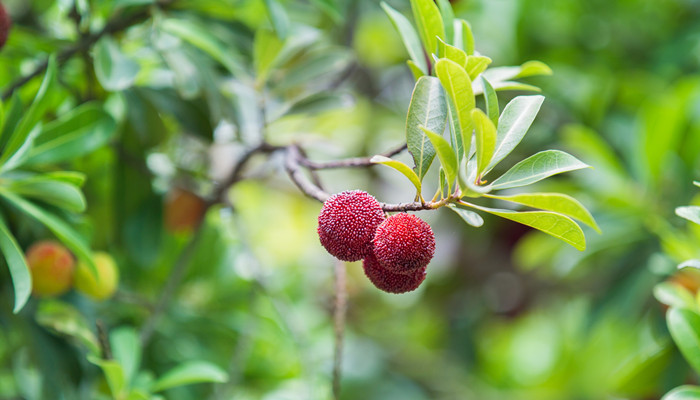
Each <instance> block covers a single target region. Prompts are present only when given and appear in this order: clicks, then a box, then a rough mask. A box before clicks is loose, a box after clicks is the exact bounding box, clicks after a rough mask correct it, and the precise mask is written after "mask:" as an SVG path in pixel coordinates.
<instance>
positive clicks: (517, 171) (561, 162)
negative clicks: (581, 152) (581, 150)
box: [492, 150, 590, 189]
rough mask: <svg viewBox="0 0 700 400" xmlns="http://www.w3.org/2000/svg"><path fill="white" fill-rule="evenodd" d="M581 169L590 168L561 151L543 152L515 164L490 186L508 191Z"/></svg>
mask: <svg viewBox="0 0 700 400" xmlns="http://www.w3.org/2000/svg"><path fill="white" fill-rule="evenodd" d="M582 168H590V166H589V165H586V164H584V163H582V162H581V161H579V160H578V159H577V158H576V157H574V156H572V155H571V154H568V153H565V152H563V151H560V150H545V151H541V152H539V153H537V154H535V155H532V156H530V157H528V158H526V159H524V160H523V161H520V162H519V163H517V164H515V165H514V166H513V168H511V169H509V170H508V171H507V172H506V173H505V174H503V175H501V176H500V177H499V178H498V179H496V180H495V181H493V183H492V186H493V188H494V189H510V188H514V187H519V186H525V185H529V184H531V183H535V182H537V181H540V180H542V179H545V178H547V177H549V176H552V175H555V174H560V173H562V172H568V171H575V170H577V169H582Z"/></svg>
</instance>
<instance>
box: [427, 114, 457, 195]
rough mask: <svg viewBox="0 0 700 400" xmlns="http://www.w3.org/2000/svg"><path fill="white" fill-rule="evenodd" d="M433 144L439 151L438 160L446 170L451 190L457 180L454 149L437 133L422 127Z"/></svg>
mask: <svg viewBox="0 0 700 400" xmlns="http://www.w3.org/2000/svg"><path fill="white" fill-rule="evenodd" d="M420 128H421V129H422V130H423V132H425V134H426V135H428V138H429V139H430V142H431V143H432V144H433V147H434V148H435V150H437V154H438V158H440V164H441V165H442V167H443V168H444V169H445V175H446V177H447V186H448V187H449V188H450V189H451V188H452V184H453V183H454V182H455V179H457V168H458V164H457V155H456V154H455V151H454V149H453V148H452V146H450V143H449V142H448V141H447V140H445V138H443V137H442V136H441V135H438V134H437V133H435V132H431V131H430V130H429V129H428V128H426V127H424V126H421V127H420Z"/></svg>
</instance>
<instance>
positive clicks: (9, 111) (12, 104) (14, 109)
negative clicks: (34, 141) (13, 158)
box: [0, 90, 24, 158]
mask: <svg viewBox="0 0 700 400" xmlns="http://www.w3.org/2000/svg"><path fill="white" fill-rule="evenodd" d="M8 105H9V106H8ZM4 107H5V117H4V118H5V120H4V123H3V125H2V129H1V130H0V132H1V133H0V148H4V147H6V146H7V142H8V141H9V140H10V138H11V137H12V135H14V134H16V133H17V129H15V128H16V127H17V124H18V123H19V121H20V119H21V118H22V114H23V113H24V107H23V106H22V99H21V98H20V97H19V91H18V90H15V91H14V92H13V93H12V97H10V101H9V102H6V103H5V106H4ZM8 158H9V156H8Z"/></svg>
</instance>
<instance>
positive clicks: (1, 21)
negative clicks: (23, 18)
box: [0, 3, 12, 49]
mask: <svg viewBox="0 0 700 400" xmlns="http://www.w3.org/2000/svg"><path fill="white" fill-rule="evenodd" d="M10 25H12V20H11V19H10V14H8V13H7V10H5V7H4V6H3V5H2V3H0V49H2V47H3V46H4V45H5V42H6V41H7V36H8V35H9V33H10Z"/></svg>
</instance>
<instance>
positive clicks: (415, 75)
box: [406, 60, 425, 80]
mask: <svg viewBox="0 0 700 400" xmlns="http://www.w3.org/2000/svg"><path fill="white" fill-rule="evenodd" d="M406 65H408V69H410V70H411V74H412V75H413V79H415V80H418V79H420V77H421V76H425V72H423V71H422V70H421V69H420V68H419V67H418V66H417V65H416V64H415V63H414V62H413V60H407V61H406Z"/></svg>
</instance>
